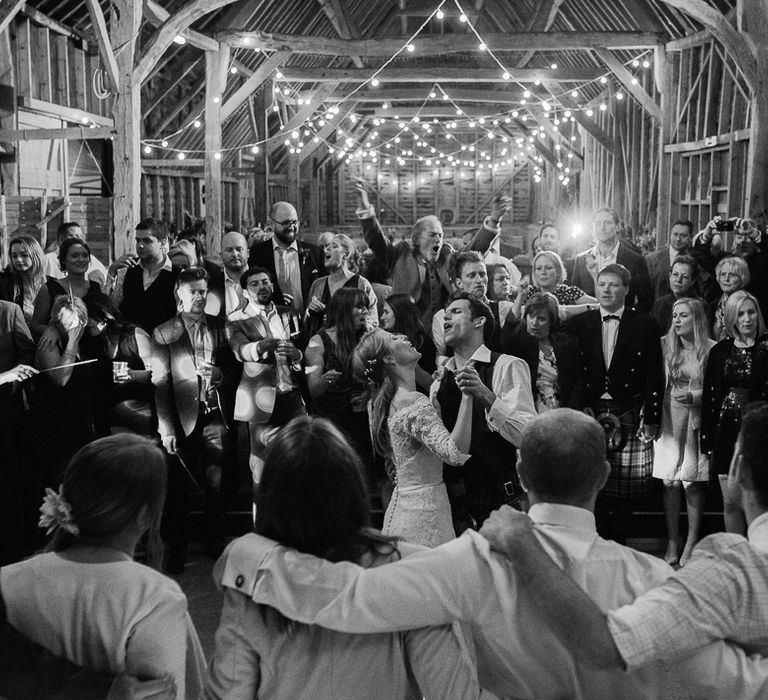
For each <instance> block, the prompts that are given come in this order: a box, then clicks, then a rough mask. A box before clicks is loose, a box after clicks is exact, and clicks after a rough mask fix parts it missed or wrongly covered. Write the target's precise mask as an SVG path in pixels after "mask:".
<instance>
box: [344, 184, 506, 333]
mask: <svg viewBox="0 0 768 700" xmlns="http://www.w3.org/2000/svg"><path fill="white" fill-rule="evenodd" d="M355 192H356V194H357V196H358V200H359V205H360V206H359V207H358V209H357V215H358V217H359V218H360V221H361V223H362V225H363V236H364V237H365V241H366V243H367V244H368V246H369V247H370V248H371V250H372V251H373V254H374V256H375V257H376V259H377V260H379V261H380V262H381V263H383V264H384V265H385V266H386V268H387V269H388V270H389V273H390V276H391V278H392V292H391V293H392V294H409V295H410V296H411V298H412V299H413V300H414V301H415V302H416V304H417V306H418V309H419V313H420V315H421V320H422V323H423V324H424V327H425V328H430V327H431V326H432V318H433V316H434V315H435V313H436V312H437V311H439V310H440V309H442V308H443V307H444V306H445V302H446V301H447V300H448V298H449V295H450V293H451V273H450V269H451V260H452V258H453V254H454V251H453V249H452V248H451V247H450V246H448V245H444V244H443V236H444V234H443V225H442V224H441V223H440V219H438V218H437V217H436V216H423V217H421V218H420V219H418V220H417V221H416V223H415V224H414V225H413V229H412V233H411V242H410V243H409V242H408V241H398V242H397V243H392V242H391V241H390V240H389V239H388V238H387V236H385V235H384V231H383V230H382V228H381V225H380V224H379V221H378V219H377V218H376V215H375V211H374V209H373V207H372V206H371V203H370V201H369V200H368V193H367V192H366V191H365V182H363V181H362V180H358V181H357V182H356V183H355ZM511 205H512V201H511V199H510V198H509V197H497V198H496V199H495V200H494V202H493V211H492V212H491V215H490V216H488V217H486V219H485V221H484V222H483V225H482V226H481V227H480V230H479V231H478V232H477V233H476V234H475V237H474V238H473V239H472V242H471V243H470V245H469V248H471V249H472V250H477V251H480V252H481V253H485V252H487V250H488V248H489V246H490V245H491V243H492V242H493V240H494V239H495V238H496V236H497V235H498V233H499V225H500V223H501V219H502V218H503V216H504V214H506V212H507V211H508V210H509V209H510V207H511Z"/></svg>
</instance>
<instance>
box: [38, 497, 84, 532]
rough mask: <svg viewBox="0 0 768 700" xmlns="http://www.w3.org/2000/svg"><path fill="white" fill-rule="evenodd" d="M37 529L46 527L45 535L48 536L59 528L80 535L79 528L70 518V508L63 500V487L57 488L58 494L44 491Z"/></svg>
mask: <svg viewBox="0 0 768 700" xmlns="http://www.w3.org/2000/svg"><path fill="white" fill-rule="evenodd" d="M37 526H38V527H46V528H48V529H47V530H46V533H45V534H46V535H50V534H51V533H52V532H53V531H54V530H55V529H56V528H59V527H60V528H61V529H62V530H65V531H66V532H69V533H71V534H73V535H77V534H79V533H80V528H78V527H77V525H76V524H75V521H74V518H73V517H72V506H70V505H69V503H67V500H66V499H65V498H64V487H63V486H59V492H58V493H56V491H54V490H53V489H45V496H44V497H43V504H42V505H41V506H40V520H39V522H38V523H37Z"/></svg>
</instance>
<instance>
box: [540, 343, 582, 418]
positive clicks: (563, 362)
mask: <svg viewBox="0 0 768 700" xmlns="http://www.w3.org/2000/svg"><path fill="white" fill-rule="evenodd" d="M549 339H550V341H551V342H552V349H553V350H554V351H555V361H556V362H557V383H558V384H559V386H560V405H561V406H565V407H567V408H575V409H576V410H577V411H580V410H581V409H582V408H584V367H583V365H582V364H581V352H580V351H579V341H578V340H577V339H576V338H575V337H574V336H572V335H569V334H568V333H553V334H552V335H551V336H550V338H549Z"/></svg>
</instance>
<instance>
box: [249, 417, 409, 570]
mask: <svg viewBox="0 0 768 700" xmlns="http://www.w3.org/2000/svg"><path fill="white" fill-rule="evenodd" d="M363 473H364V467H363V463H362V460H361V459H360V456H359V455H358V454H357V452H356V451H355V449H354V448H353V447H352V446H351V445H350V444H349V442H347V440H346V438H344V436H343V435H342V434H341V433H340V432H339V430H338V429H337V428H336V427H335V426H334V425H333V423H331V422H330V421H328V420H326V419H325V418H313V417H311V416H301V417H299V418H294V419H293V420H292V421H291V422H290V423H289V424H288V425H287V426H286V427H285V428H283V430H281V431H280V433H279V434H278V435H277V437H276V438H275V439H274V440H273V441H272V442H271V443H270V445H269V447H268V448H267V450H266V453H265V455H264V471H263V473H262V478H261V483H260V484H259V492H258V495H257V497H256V522H255V526H254V529H255V531H256V532H257V533H258V534H260V535H264V536H265V537H269V538H271V539H273V540H276V541H278V542H280V543H281V544H284V545H286V546H288V547H292V548H294V549H297V550H299V551H300V552H306V553H307V554H313V555H314V556H317V557H323V558H324V559H328V560H329V561H354V562H359V561H360V559H361V557H362V556H363V555H365V554H366V553H381V554H384V553H391V552H392V551H394V549H395V548H394V545H393V543H394V542H395V541H396V540H395V539H394V538H391V537H386V536H384V535H382V534H380V533H378V532H376V531H374V530H371V529H370V506H369V497H368V488H367V487H366V484H365V478H364V476H363Z"/></svg>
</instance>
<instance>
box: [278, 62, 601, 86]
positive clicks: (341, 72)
mask: <svg viewBox="0 0 768 700" xmlns="http://www.w3.org/2000/svg"><path fill="white" fill-rule="evenodd" d="M282 73H283V77H284V78H285V79H286V80H287V81H288V82H291V83H302V82H303V83H324V82H351V83H362V82H364V81H366V80H368V78H370V77H371V69H366V70H360V69H357V68H299V67H294V66H286V67H285V68H284V69H283V70H282ZM603 73H604V71H601V70H599V69H597V68H566V67H563V68H558V69H557V70H556V71H553V70H551V69H549V68H522V69H519V70H514V71H512V79H513V80H514V81H515V82H518V83H534V82H536V81H537V80H538V81H541V82H544V81H547V80H557V81H558V82H561V83H570V82H573V83H581V82H588V81H590V80H596V79H597V78H599V77H600V76H601V75H603ZM379 80H380V81H381V82H382V84H385V85H386V84H388V83H501V84H505V85H509V82H510V81H508V80H504V78H503V77H502V72H501V70H498V69H494V68H456V67H455V66H444V67H440V66H432V67H421V66H420V67H419V69H418V70H414V69H413V68H387V69H386V70H385V71H384V72H383V73H382V74H381V75H380V76H379Z"/></svg>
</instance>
